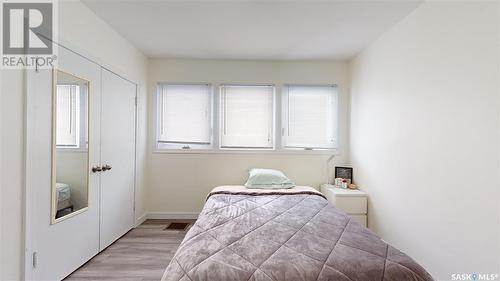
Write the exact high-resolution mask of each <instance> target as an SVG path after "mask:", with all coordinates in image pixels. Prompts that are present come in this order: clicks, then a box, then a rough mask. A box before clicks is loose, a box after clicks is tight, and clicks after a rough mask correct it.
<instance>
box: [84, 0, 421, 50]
mask: <svg viewBox="0 0 500 281" xmlns="http://www.w3.org/2000/svg"><path fill="white" fill-rule="evenodd" d="M83 2H84V4H85V5H87V6H88V7H89V8H90V9H91V10H93V11H94V12H95V13H96V14H97V15H98V16H99V17H100V18H102V19H103V20H104V21H106V22H107V23H108V24H109V25H111V26H112V27H113V28H114V29H115V30H116V31H118V33H120V34H121V35H122V36H123V37H125V38H126V39H127V40H129V41H130V42H131V43H132V44H134V45H135V46H136V47H137V48H138V49H139V50H141V51H142V52H143V53H144V54H145V55H146V56H148V57H150V58H199V59H270V60H305V59H331V60H344V59H349V58H352V57H353V56H355V55H356V54H358V53H359V52H360V51H362V50H363V49H364V48H365V47H367V46H368V45H369V44H370V43H371V42H373V41H374V40H375V39H377V38H378V37H379V36H380V35H381V34H382V33H384V32H385V31H386V30H388V29H389V28H391V27H392V26H393V25H394V24H396V23H397V22H398V21H400V20H401V19H403V18H404V17H405V16H407V15H408V14H409V13H410V12H411V11H413V10H414V9H416V8H417V7H418V5H420V4H421V3H422V0H418V1H417V0H415V1H413V0H408V1H406V0H399V1H394V0H392V1H373V0H372V1H367V0H365V1H347V0H346V1H307V0H302V1H265V0H260V1H244V0H233V1H230V0H226V1H213V0H198V1H192V0H185V1H179V0H177V1H172V0H166V1H159V0H156V1H151V0H150V1H144V0H142V1H140V0H136V1H132V0H118V1H117V0H115V1H112V0H107V1H103V0H83Z"/></svg>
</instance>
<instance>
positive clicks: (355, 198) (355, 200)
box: [321, 184, 368, 227]
mask: <svg viewBox="0 0 500 281" xmlns="http://www.w3.org/2000/svg"><path fill="white" fill-rule="evenodd" d="M321 193H323V195H325V197H326V198H327V199H328V201H329V202H330V203H331V204H332V205H333V206H335V207H336V208H337V209H340V210H342V211H344V212H345V213H346V214H347V215H349V216H350V217H351V218H352V219H353V220H354V221H356V222H358V223H360V224H361V225H362V226H364V227H368V224H367V214H368V194H367V193H366V192H363V191H361V190H359V189H343V188H337V187H335V186H334V185H331V184H322V185H321Z"/></svg>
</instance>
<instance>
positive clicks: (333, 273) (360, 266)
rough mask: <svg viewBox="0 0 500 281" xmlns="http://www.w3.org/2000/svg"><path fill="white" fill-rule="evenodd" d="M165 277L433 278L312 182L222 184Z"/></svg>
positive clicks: (253, 280)
mask: <svg viewBox="0 0 500 281" xmlns="http://www.w3.org/2000/svg"><path fill="white" fill-rule="evenodd" d="M162 280H165V281H167V280H168V281H188V280H207V281H208V280H217V281H237V280H243V281H272V280H274V281H294V280H301V281H308V280H311V281H326V280H346V281H347V280H350V281H353V280H377V281H379V280H398V281H405V280H418V281H427V280H433V279H432V277H431V276H430V275H429V274H428V273H427V271H426V270H425V269H424V268H423V267H421V266H420V265H419V264H417V263H416V262H415V261H414V260H413V259H411V258H410V257H409V256H407V255H406V254H404V253H402V252H401V251H399V250H397V249H396V248H394V247H392V246H391V245H389V244H387V243H385V242H384V241H383V240H382V239H380V237H378V236H377V235H376V234H375V233H373V232H372V231H370V230H369V229H367V228H365V227H363V226H361V225H360V224H358V223H356V222H354V221H352V220H351V219H350V218H349V217H348V216H347V215H346V214H344V213H343V212H342V211H340V210H337V209H336V208H334V207H333V206H332V205H331V204H329V203H328V201H327V200H326V199H325V198H324V197H323V195H322V194H321V193H319V192H318V191H316V190H315V189H313V188H310V187H297V188H293V189H288V190H265V191H262V190H251V189H246V188H244V187H241V186H225V187H218V188H216V189H214V190H213V192H211V193H210V194H209V195H208V198H207V201H206V203H205V206H204V208H203V210H202V212H201V213H200V216H199V218H198V220H197V221H196V223H195V224H194V225H193V227H191V229H190V230H189V231H188V233H187V234H186V236H185V238H184V240H183V241H182V243H181V245H180V246H179V248H178V250H177V252H176V253H175V255H174V257H173V258H172V260H171V262H170V264H169V265H168V267H167V269H166V270H165V272H164V275H163V278H162Z"/></svg>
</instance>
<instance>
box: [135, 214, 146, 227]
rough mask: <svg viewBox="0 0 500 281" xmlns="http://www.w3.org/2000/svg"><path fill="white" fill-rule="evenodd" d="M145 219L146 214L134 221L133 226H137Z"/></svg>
mask: <svg viewBox="0 0 500 281" xmlns="http://www.w3.org/2000/svg"><path fill="white" fill-rule="evenodd" d="M147 219H148V214H146V213H144V214H143V215H142V216H140V217H138V218H136V219H135V226H136V227H137V226H139V225H140V224H142V223H143V222H144V221H145V220H147Z"/></svg>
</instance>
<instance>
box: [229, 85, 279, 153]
mask: <svg viewBox="0 0 500 281" xmlns="http://www.w3.org/2000/svg"><path fill="white" fill-rule="evenodd" d="M220 90H221V91H220V121H221V125H220V147H221V148H253V149H272V148H273V147H274V142H273V124H274V87H273V86H243V85H222V86H221V88H220Z"/></svg>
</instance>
